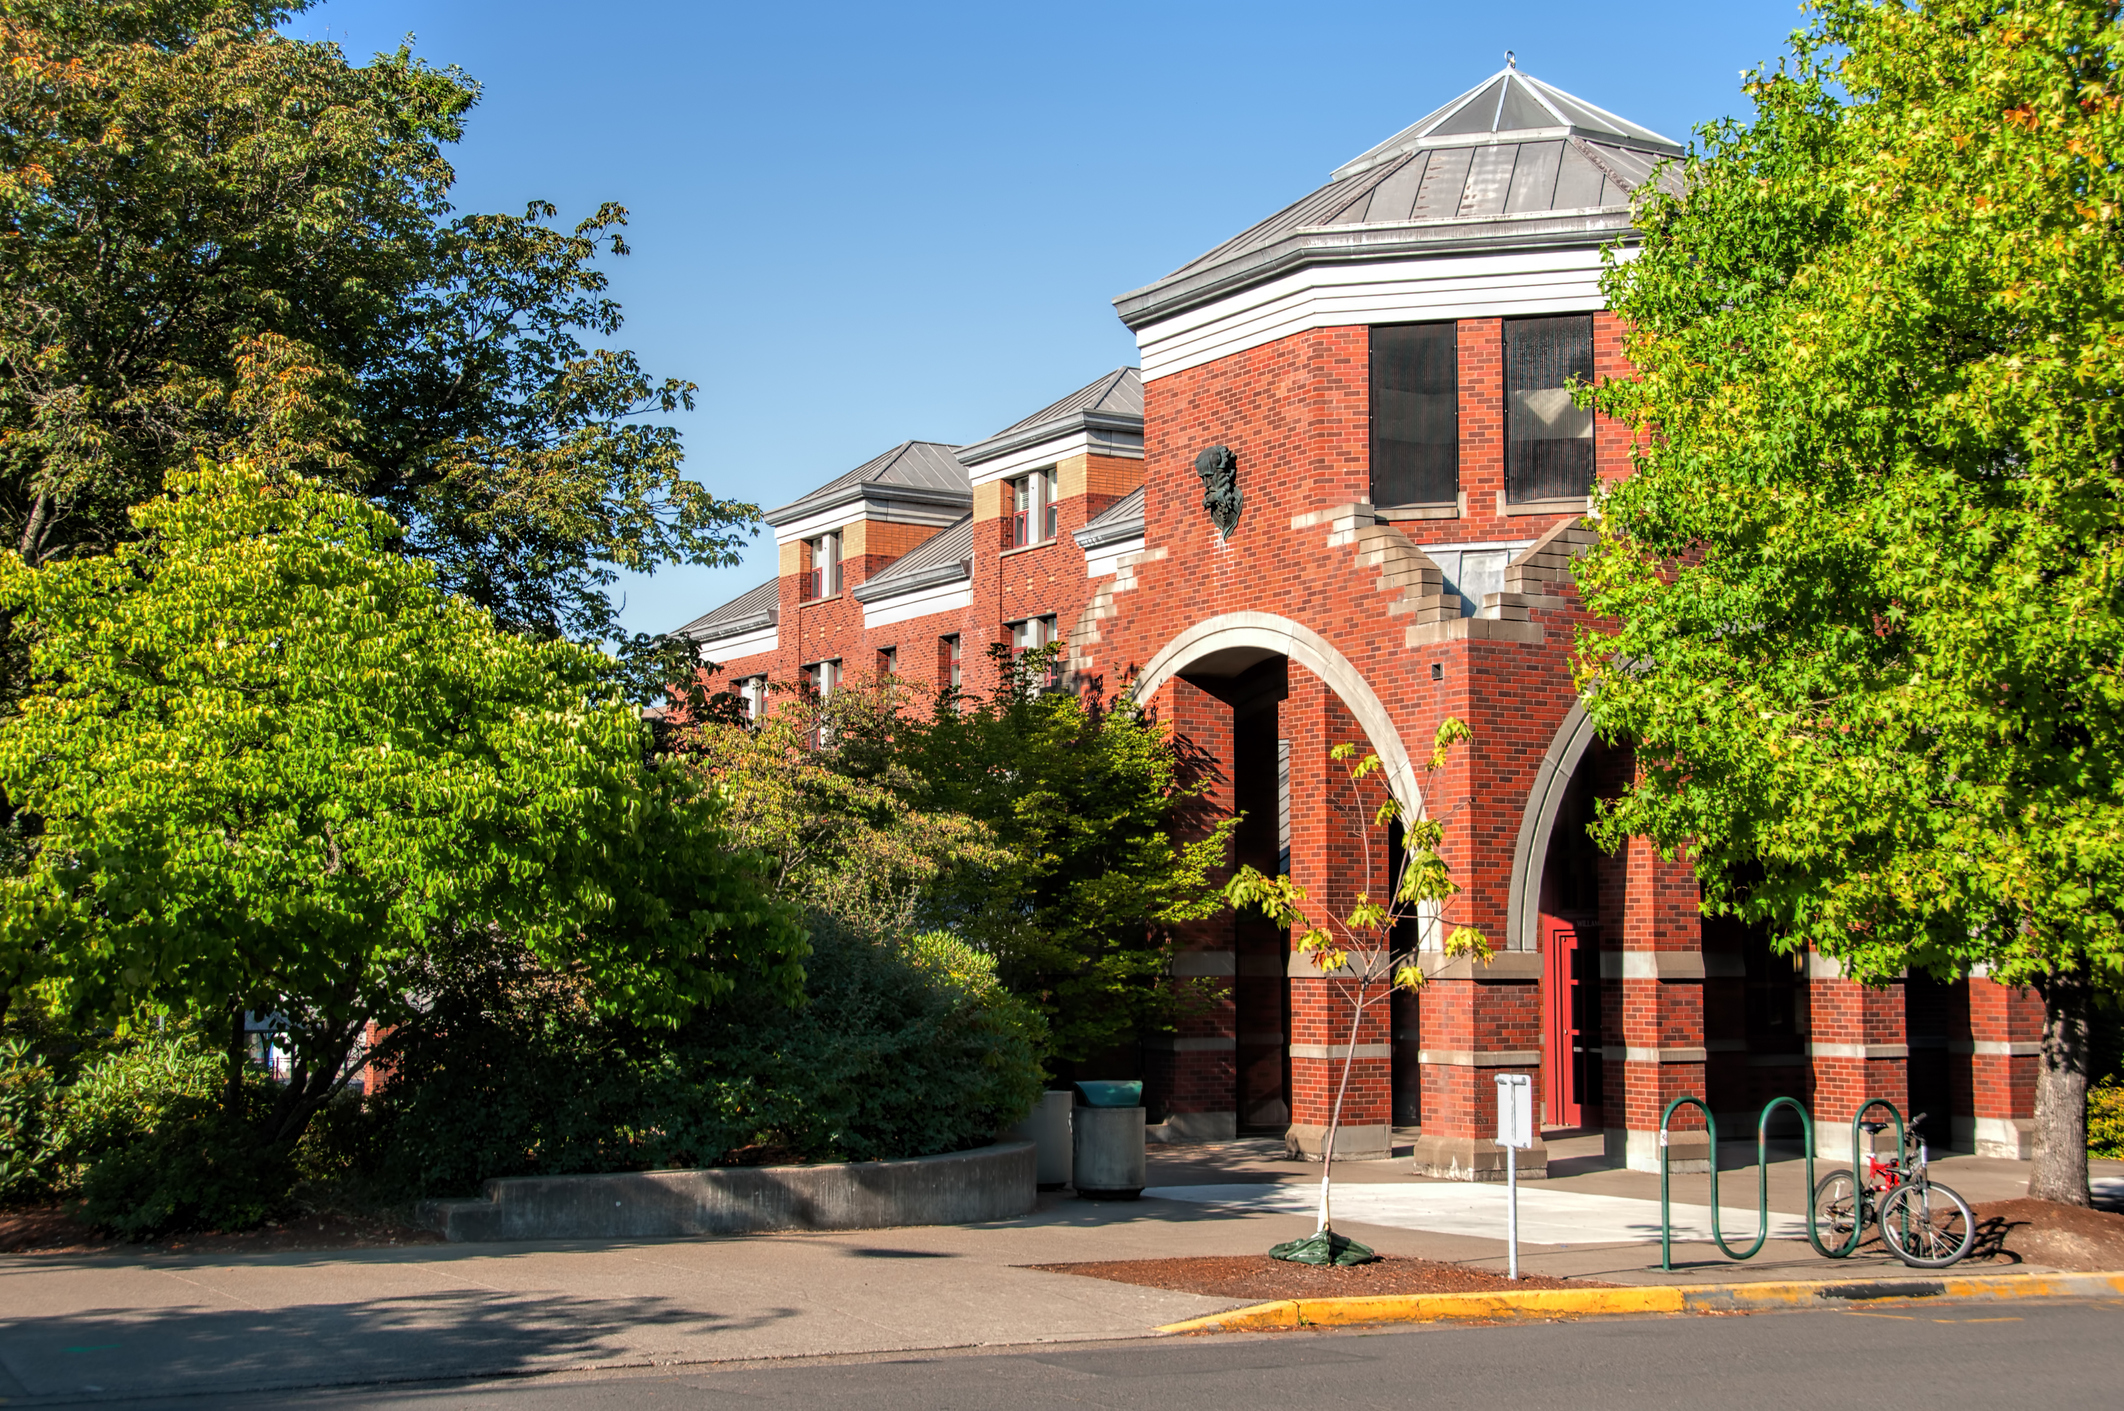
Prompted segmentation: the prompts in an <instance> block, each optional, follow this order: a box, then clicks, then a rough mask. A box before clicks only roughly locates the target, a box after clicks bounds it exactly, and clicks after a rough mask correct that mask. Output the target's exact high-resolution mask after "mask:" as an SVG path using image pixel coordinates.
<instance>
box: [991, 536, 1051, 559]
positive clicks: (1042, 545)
mask: <svg viewBox="0 0 2124 1411" xmlns="http://www.w3.org/2000/svg"><path fill="white" fill-rule="evenodd" d="M1061 542H1062V540H1061V539H1060V538H1059V537H1058V538H1054V539H1042V540H1041V541H1040V542H1039V543H1037V544H1020V545H1019V546H1018V547H1017V548H1015V549H1005V550H1004V551H1003V552H1002V553H1000V554H997V555H996V557H997V558H999V559H1007V558H1016V557H1017V556H1018V555H1019V554H1029V553H1031V552H1032V551H1033V550H1035V549H1052V548H1053V547H1054V546H1055V545H1057V544H1059V543H1061Z"/></svg>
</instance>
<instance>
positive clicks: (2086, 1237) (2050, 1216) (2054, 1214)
mask: <svg viewBox="0 0 2124 1411" xmlns="http://www.w3.org/2000/svg"><path fill="white" fill-rule="evenodd" d="M1970 1208H1971V1211H1972V1212H1973V1213H1974V1214H1975V1215H1976V1217H1977V1243H1976V1248H1975V1249H1974V1250H1972V1251H1971V1252H1970V1253H1971V1258H1972V1259H1975V1258H1980V1257H1982V1256H1984V1255H1986V1254H1989V1255H1991V1256H1992V1257H1993V1258H1994V1259H1996V1258H1999V1257H2000V1256H2002V1255H2003V1256H2004V1258H2005V1259H2006V1260H2007V1261H2015V1260H2016V1257H2018V1259H2017V1262H2020V1263H2025V1264H2040V1265H2042V1266H2044V1267H2045V1268H2050V1269H2073V1270H2081V1271H2087V1272H2095V1271H2101V1272H2107V1271H2109V1270H2113V1269H2124V1215H2112V1214H2110V1213H2109V1212H2107V1211H2103V1210H2087V1209H2083V1208H2082V1207H2080V1206H2077V1205H2058V1204H2056V1203H2054V1202H2052V1201H2048V1200H1994V1201H1987V1202H1985V1203H1984V1204H1982V1205H1976V1206H1972V1207H1970Z"/></svg>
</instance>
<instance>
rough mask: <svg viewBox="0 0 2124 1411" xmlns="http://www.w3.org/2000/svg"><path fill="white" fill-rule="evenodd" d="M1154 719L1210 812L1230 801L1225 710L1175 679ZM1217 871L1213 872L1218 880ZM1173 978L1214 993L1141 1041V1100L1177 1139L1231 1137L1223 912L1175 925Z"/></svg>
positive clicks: (1225, 812) (1232, 1036)
mask: <svg viewBox="0 0 2124 1411" xmlns="http://www.w3.org/2000/svg"><path fill="white" fill-rule="evenodd" d="M1155 704H1156V708H1157V711H1158V715H1159V718H1160V719H1162V720H1165V721H1168V722H1169V723H1170V724H1171V727H1172V730H1173V734H1174V737H1175V738H1176V739H1177V740H1178V741H1180V743H1181V744H1182V746H1183V752H1184V754H1185V755H1186V756H1187V757H1188V758H1189V760H1190V761H1191V765H1190V767H1192V768H1194V769H1197V770H1200V771H1201V772H1202V773H1203V775H1204V776H1205V777H1206V778H1207V779H1208V780H1209V782H1210V792H1209V794H1208V795H1207V796H1206V798H1205V799H1204V803H1205V804H1207V805H1208V806H1209V807H1210V809H1211V810H1212V812H1213V813H1214V815H1215V816H1229V814H1230V813H1231V810H1232V806H1233V796H1232V777H1233V770H1232V764H1233V738H1232V710H1231V707H1230V706H1228V705H1226V704H1225V703H1224V702H1222V701H1220V700H1218V699H1217V698H1216V697H1214V696H1212V695H1210V694H1209V693H1208V692H1206V691H1204V690H1202V689H1201V688H1200V687H1198V686H1195V685H1193V684H1191V683H1190V682H1187V681H1184V680H1181V679H1179V678H1177V677H1176V678H1174V679H1173V680H1172V681H1169V682H1167V683H1166V684H1165V685H1164V686H1162V687H1160V688H1159V690H1158V692H1157V695H1156V700H1155ZM1221 877H1222V874H1220V880H1221ZM1173 935H1174V941H1175V943H1176V947H1177V952H1178V953H1177V954H1176V955H1175V956H1174V957H1173V975H1174V976H1175V977H1176V978H1180V979H1187V980H1192V981H1198V982H1201V983H1203V984H1205V985H1206V986H1207V987H1208V988H1209V989H1210V990H1211V992H1212V993H1213V994H1214V995H1215V996H1216V999H1215V1002H1214V1003H1212V1004H1211V1005H1210V1006H1208V1007H1207V1008H1205V1009H1201V1010H1196V1011H1192V1012H1190V1013H1187V1014H1185V1015H1183V1016H1182V1018H1181V1019H1180V1022H1179V1025H1178V1028H1177V1030H1176V1031H1175V1032H1174V1033H1172V1034H1158V1035H1151V1036H1148V1037H1146V1038H1145V1039H1144V1041H1143V1077H1144V1103H1145V1106H1147V1107H1148V1108H1149V1109H1150V1111H1149V1113H1148V1115H1149V1116H1150V1117H1152V1118H1153V1119H1158V1120H1161V1121H1163V1122H1164V1123H1165V1125H1166V1130H1167V1132H1168V1133H1169V1134H1170V1137H1171V1138H1173V1139H1177V1140H1182V1141H1228V1140H1230V1139H1231V1138H1232V1137H1234V1136H1236V1135H1238V1130H1239V1116H1238V1107H1239V1104H1238V1092H1237V1088H1238V1082H1237V1073H1236V1071H1235V1061H1236V1058H1237V1054H1236V1052H1235V1050H1236V1049H1237V1046H1238V1045H1237V1033H1238V1029H1237V1015H1236V1013H1235V1010H1234V1006H1233V995H1232V988H1233V977H1234V975H1235V973H1236V970H1237V966H1236V963H1235V957H1234V953H1233V951H1234V947H1233V919H1232V915H1231V913H1230V912H1224V913H1223V914H1221V915H1218V916H1213V917H1211V918H1210V919H1208V920H1207V921H1196V922H1189V923H1187V924H1185V925H1182V926H1178V927H1176V928H1174V933H1173Z"/></svg>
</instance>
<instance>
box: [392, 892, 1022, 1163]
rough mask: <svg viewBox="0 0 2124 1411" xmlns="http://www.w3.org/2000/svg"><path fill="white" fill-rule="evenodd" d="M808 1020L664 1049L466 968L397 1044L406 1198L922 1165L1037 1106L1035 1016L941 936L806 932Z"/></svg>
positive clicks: (817, 921)
mask: <svg viewBox="0 0 2124 1411" xmlns="http://www.w3.org/2000/svg"><path fill="white" fill-rule="evenodd" d="M812 945H813V953H812V956H811V959H810V960H809V962H808V963H807V967H806V969H807V976H806V983H805V999H804V1002H803V1003H802V1004H801V1005H799V1006H796V1007H790V1006H787V1005H784V1004H781V1003H779V1002H776V1001H774V1000H772V999H771V998H769V997H766V996H762V995H747V996H741V997H740V998H739V999H738V1000H736V1001H734V1002H730V1003H726V1004H722V1005H718V1006H716V1007H715V1008H714V1009H713V1010H711V1011H710V1012H708V1013H707V1014H705V1015H702V1016H700V1017H698V1018H697V1019H695V1020H694V1021H693V1022H692V1023H690V1024H688V1025H687V1026H686V1027H685V1028H683V1029H681V1030H678V1031H675V1032H672V1031H663V1032H659V1031H656V1030H653V1029H648V1028H645V1027H642V1026H636V1025H630V1024H623V1023H615V1022H612V1021H609V1020H601V1019H599V1018H598V1017H597V1016H596V1015H594V1014H593V1013H592V1012H591V1011H590V1010H589V1008H588V1007H587V1006H586V1005H583V1004H582V1003H581V1002H580V1001H579V999H578V998H577V997H576V996H575V995H574V994H573V993H572V991H571V989H570V987H569V986H568V985H567V984H566V983H565V982H564V981H562V980H559V979H556V978H554V977H551V976H541V975H538V974H536V973H534V972H530V971H528V970H523V969H519V970H517V971H516V972H514V975H513V977H512V978H510V979H509V980H508V982H507V983H501V982H489V981H485V980H479V979H477V977H480V976H495V975H508V974H509V972H508V971H506V970H503V969H500V968H497V967H492V966H487V967H476V968H474V970H473V972H472V973H473V975H474V976H475V983H474V984H472V985H470V986H468V987H466V988H462V989H458V990H456V991H453V992H450V993H446V994H443V995H441V996H440V997H439V999H438V1003H437V1004H436V1006H435V1008H434V1010H433V1011H431V1013H430V1015H429V1016H428V1017H427V1019H426V1020H424V1021H423V1023H421V1024H420V1025H417V1026H414V1027H412V1028H409V1029H407V1030H404V1031H401V1033H400V1034H399V1035H396V1036H394V1038H393V1040H392V1042H391V1044H390V1046H389V1047H388V1048H387V1050H386V1061H387V1062H389V1063H390V1064H391V1068H390V1076H389V1078H388V1079H387V1081H386V1082H385V1084H384V1086H383V1090H382V1092H381V1093H380V1094H379V1096H378V1098H377V1100H376V1106H377V1108H378V1117H377V1120H379V1121H380V1122H381V1123H382V1124H383V1126H384V1128H385V1130H384V1133H383V1135H382V1143H383V1148H384V1153H383V1157H382V1164H383V1166H384V1168H385V1170H386V1172H387V1174H388V1176H389V1178H390V1179H391V1181H392V1183H393V1184H394V1185H395V1186H397V1187H398V1188H400V1189H404V1190H406V1191H408V1192H413V1191H418V1192H437V1193H440V1192H465V1191H470V1190H472V1189H474V1188H476V1187H477V1186H478V1184H479V1182H480V1181H482V1180H484V1179H487V1178H490V1177H494V1176H510V1175H530V1174H559V1173H566V1172H584V1171H613V1170H634V1169H641V1168H644V1167H652V1166H700V1165H716V1164H730V1163H738V1162H747V1161H758V1160H763V1159H765V1160H819V1161H826V1160H853V1161H864V1160H874V1159H880V1158H886V1157H901V1156H926V1155H932V1154H936V1153H939V1152H946V1151H957V1150H964V1149H965V1148H967V1147H970V1146H978V1145H980V1144H982V1143H984V1142H987V1141H989V1140H992V1139H993V1137H994V1136H995V1134H996V1132H997V1131H999V1130H1000V1129H1001V1128H1003V1127H1005V1126H1008V1125H1009V1124H1010V1123H1012V1122H1015V1121H1017V1120H1018V1119H1019V1118H1020V1117H1021V1116H1023V1115H1024V1113H1025V1112H1026V1111H1027V1110H1028V1109H1029V1108H1030V1107H1031V1106H1032V1103H1033V1102H1034V1100H1035V1099H1036V1098H1037V1097H1038V1095H1039V1090H1040V1086H1041V1072H1040V1066H1039V1053H1040V1049H1041V1045H1042V1042H1043V1039H1044V1034H1043V1032H1042V1027H1041V1023H1040V1020H1039V1019H1038V1017H1037V1016H1036V1015H1035V1014H1034V1013H1033V1012H1032V1011H1031V1010H1030V1009H1029V1008H1028V1007H1027V1006H1026V1005H1024V1004H1023V1003H1022V1002H1021V1001H1019V1000H1017V999H1015V998H1013V997H1012V996H1011V995H1010V994H1008V993H1007V992H1006V991H1005V990H1004V989H1003V988H1002V986H1001V985H1000V984H998V983H997V981H996V978H995V973H994V968H993V966H992V965H990V964H989V963H988V962H987V960H986V958H985V957H983V956H981V955H980V954H979V953H977V952H975V951H973V950H971V949H970V948H968V947H965V946H963V945H960V944H959V943H957V942H955V941H953V940H951V939H950V938H949V937H945V936H936V935H932V936H921V937H916V938H913V939H911V940H907V941H904V942H896V941H881V940H876V939H872V938H870V937H867V936H864V935H862V934H860V933H858V932H855V931H852V930H849V929H847V928H845V927H843V926H841V925H839V924H838V923H835V922H833V921H831V920H829V919H827V918H824V917H819V916H814V918H813V926H812Z"/></svg>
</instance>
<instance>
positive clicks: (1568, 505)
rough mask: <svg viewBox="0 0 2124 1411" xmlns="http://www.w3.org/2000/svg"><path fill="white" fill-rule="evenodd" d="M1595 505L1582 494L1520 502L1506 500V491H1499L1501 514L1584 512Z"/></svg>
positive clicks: (1499, 511)
mask: <svg viewBox="0 0 2124 1411" xmlns="http://www.w3.org/2000/svg"><path fill="white" fill-rule="evenodd" d="M1592 507H1593V502H1592V501H1591V500H1590V499H1586V498H1584V497H1580V496H1573V497H1571V498H1569V499H1564V500H1522V501H1520V502H1519V503H1518V504H1516V505H1515V504H1511V503H1509V502H1508V501H1506V499H1505V497H1504V491H1502V490H1500V491H1498V492H1497V512H1498V513H1499V514H1509V515H1520V514H1584V513H1585V512H1586V511H1587V510H1589V509H1591V508H1592Z"/></svg>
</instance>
